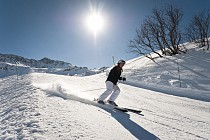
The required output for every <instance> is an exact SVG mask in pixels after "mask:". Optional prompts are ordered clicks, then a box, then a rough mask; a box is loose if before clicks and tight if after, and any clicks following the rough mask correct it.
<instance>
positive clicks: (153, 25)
mask: <svg viewBox="0 0 210 140" xmlns="http://www.w3.org/2000/svg"><path fill="white" fill-rule="evenodd" d="M182 16H183V13H182V10H181V9H178V8H174V7H173V6H170V5H169V6H168V7H167V8H165V9H164V10H160V9H153V11H152V15H151V16H150V17H147V18H146V19H145V20H144V22H143V23H142V25H141V27H140V28H139V29H137V31H136V38H135V39H133V40H130V41H129V45H128V47H129V49H130V52H132V53H136V54H139V55H144V56H146V57H148V58H151V55H150V52H153V53H155V54H157V55H158V56H159V57H162V55H161V54H160V53H159V52H158V51H157V50H160V51H161V52H162V54H165V55H166V54H167V53H169V54H170V55H174V54H177V53H179V51H181V49H180V47H179V44H180V42H181V39H182V36H181V31H180V30H179V27H180V22H181V19H182Z"/></svg>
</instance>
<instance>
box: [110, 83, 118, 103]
mask: <svg viewBox="0 0 210 140" xmlns="http://www.w3.org/2000/svg"><path fill="white" fill-rule="evenodd" d="M119 94H120V88H119V87H118V86H117V85H115V86H114V92H113V93H112V95H111V96H110V98H109V101H115V100H116V99H117V97H118V96H119Z"/></svg>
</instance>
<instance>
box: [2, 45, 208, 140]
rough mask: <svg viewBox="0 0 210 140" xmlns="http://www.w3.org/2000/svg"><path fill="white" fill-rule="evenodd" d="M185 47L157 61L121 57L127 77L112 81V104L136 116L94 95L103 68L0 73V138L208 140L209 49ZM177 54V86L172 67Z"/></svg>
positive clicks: (100, 84) (98, 91)
mask: <svg viewBox="0 0 210 140" xmlns="http://www.w3.org/2000/svg"><path fill="white" fill-rule="evenodd" d="M192 46H193V45H192ZM189 52H190V53H189V54H186V55H179V56H175V57H164V58H160V59H158V60H157V61H156V63H153V62H151V61H150V60H148V59H147V58H142V57H140V58H135V59H133V60H130V61H128V62H127V63H126V65H125V67H124V72H123V74H124V75H126V76H128V77H127V81H126V82H122V83H119V87H120V89H121V93H120V95H119V97H118V98H117V101H116V102H117V103H118V104H119V106H122V107H129V108H136V109H140V110H142V111H143V112H142V113H141V115H137V114H135V113H123V112H120V111H116V110H113V109H111V108H110V107H106V106H105V107H104V106H101V105H98V104H97V103H95V102H94V101H93V99H94V98H97V97H99V95H101V93H102V92H104V91H105V83H104V81H105V80H106V75H105V73H102V74H98V75H93V76H86V77H76V76H64V75H56V74H45V73H31V74H25V75H24V73H25V72H22V73H20V74H21V76H19V78H18V80H17V77H16V76H15V75H13V76H8V75H10V73H3V75H4V74H5V76H3V77H4V78H0V106H1V108H0V124H1V125H0V140H13V139H14V140H16V139H18V140H19V139H24V140H27V139H37V140H45V139H46V140H48V139H50V140H58V139H59V140H67V139H68V140H69V139H70V140H76V139H82V140H93V139H94V140H95V139H103V140H110V139H111V140H112V139H113V140H133V139H141V140H156V139H161V140H179V139H182V140H183V139H184V140H209V139H210V119H209V118H210V94H209V89H210V88H209V84H210V80H209V74H210V73H209V72H210V71H209V63H210V59H209V53H205V52H203V51H199V50H196V48H193V49H190V50H189ZM201 56H202V57H201ZM176 57H177V58H176ZM178 57H179V58H178ZM178 59H179V63H180V71H181V80H182V81H181V83H182V88H179V81H178V80H177V65H174V64H175V63H176V62H177V60H178ZM195 64H196V65H195ZM24 70H25V68H24ZM11 74H14V73H11ZM6 76H7V77H6Z"/></svg>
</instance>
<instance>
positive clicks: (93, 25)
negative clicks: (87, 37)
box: [86, 7, 105, 38]
mask: <svg viewBox="0 0 210 140" xmlns="http://www.w3.org/2000/svg"><path fill="white" fill-rule="evenodd" d="M104 24H105V20H104V17H103V15H102V13H101V9H98V10H97V9H95V8H93V7H92V8H91V13H90V14H89V15H88V16H87V17H86V26H87V28H88V29H89V31H90V32H92V33H93V35H94V37H95V38H96V36H97V35H98V33H99V32H102V31H103V29H104Z"/></svg>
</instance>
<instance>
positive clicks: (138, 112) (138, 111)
mask: <svg viewBox="0 0 210 140" xmlns="http://www.w3.org/2000/svg"><path fill="white" fill-rule="evenodd" d="M115 109H122V110H127V112H133V113H137V114H140V113H141V112H142V111H141V110H136V109H131V108H126V107H115Z"/></svg>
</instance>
